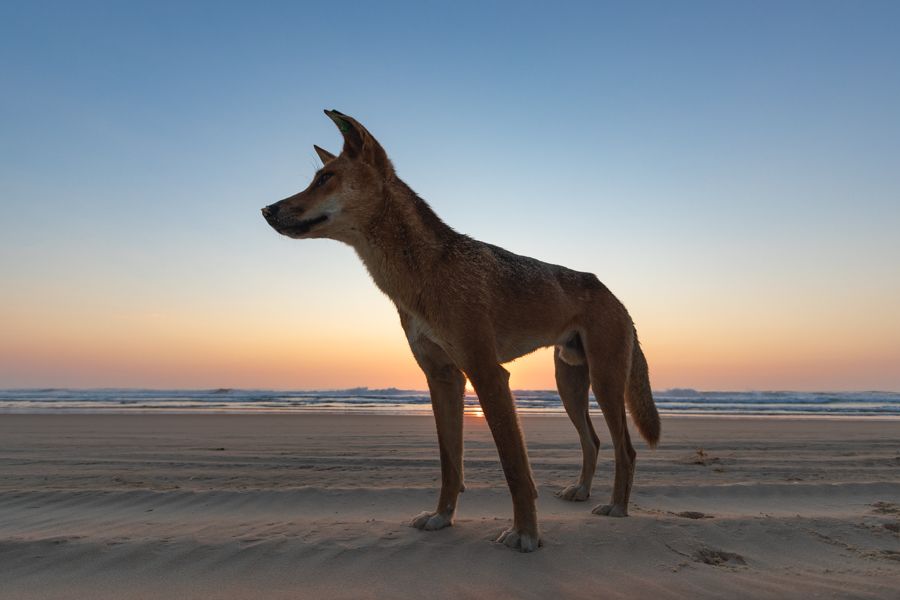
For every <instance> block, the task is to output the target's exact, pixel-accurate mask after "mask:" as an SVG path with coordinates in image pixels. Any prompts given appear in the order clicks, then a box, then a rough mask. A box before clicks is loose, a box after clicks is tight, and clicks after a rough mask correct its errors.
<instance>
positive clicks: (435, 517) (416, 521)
mask: <svg viewBox="0 0 900 600" xmlns="http://www.w3.org/2000/svg"><path fill="white" fill-rule="evenodd" d="M409 524H410V526H411V527H415V528H416V529H424V530H425V531H437V530H438V529H443V528H444V527H450V526H451V525H453V515H447V514H444V513H439V512H429V511H425V512H423V513H419V514H417V515H416V516H415V517H413V519H412V521H410V522H409Z"/></svg>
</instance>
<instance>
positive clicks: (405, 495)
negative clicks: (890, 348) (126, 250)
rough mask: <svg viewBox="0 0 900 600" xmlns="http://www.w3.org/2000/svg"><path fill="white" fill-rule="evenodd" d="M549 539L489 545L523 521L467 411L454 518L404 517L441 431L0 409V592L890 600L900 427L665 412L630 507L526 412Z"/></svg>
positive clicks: (421, 424) (360, 420)
mask: <svg viewBox="0 0 900 600" xmlns="http://www.w3.org/2000/svg"><path fill="white" fill-rule="evenodd" d="M521 421H522V427H523V429H524V431H525V436H526V441H527V444H528V449H529V454H530V458H531V464H532V468H533V470H534V474H535V480H536V482H537V484H538V488H539V498H538V511H539V518H540V523H541V531H542V535H543V543H544V545H543V548H541V549H540V550H539V551H537V552H535V553H533V554H520V553H517V552H514V551H512V550H509V549H508V548H506V547H504V546H502V545H500V544H496V543H493V542H492V540H493V539H494V538H495V537H496V536H497V535H498V534H499V533H500V532H501V531H502V530H504V529H505V528H506V527H508V526H509V523H510V522H511V516H512V506H511V502H510V498H509V494H508V491H507V488H506V483H505V481H504V479H503V474H502V471H501V469H500V465H499V461H498V459H497V452H496V449H495V447H494V444H493V441H492V439H491V437H490V433H489V431H488V429H487V426H486V424H485V422H484V420H483V419H481V418H479V417H477V416H467V417H466V423H465V427H466V455H465V470H466V473H465V475H466V486H467V490H466V492H465V493H464V494H463V495H462V496H461V498H460V505H459V510H458V513H457V519H456V523H455V525H454V526H453V527H451V528H449V529H445V530H442V531H437V532H423V531H418V530H416V529H413V528H411V527H409V526H408V525H407V522H408V520H409V519H410V518H411V517H412V516H414V515H415V514H417V513H419V512H420V511H423V510H431V509H433V508H434V504H435V502H436V499H437V491H438V489H437V486H438V485H439V482H440V470H439V462H438V450H437V439H436V435H435V427H434V422H433V420H432V418H431V417H428V416H414V415H369V414H312V413H293V414H67V415H60V414H4V415H0V598H4V599H6V598H22V599H32V598H34V599H36V598H42V599H45V598H163V597H167V598H226V599H229V598H235V599H236V598H251V597H253V598H324V597H328V598H424V597H428V598H483V597H490V598H598V597H605V598H683V597H691V598H721V597H729V598H809V597H818V598H896V595H897V590H898V589H900V442H898V440H900V421H898V420H890V419H877V418H876V419H868V418H855V419H854V418H831V417H821V418H789V417H689V416H677V417H675V416H664V418H663V436H662V440H661V443H660V446H659V448H657V449H655V450H651V449H649V448H648V447H647V446H646V444H644V443H643V441H641V440H639V439H638V437H637V436H636V435H635V434H634V432H632V436H633V438H634V439H635V447H636V449H637V452H638V457H637V468H636V474H635V480H634V490H633V493H632V506H631V510H630V514H631V516H630V517H628V518H624V519H616V518H608V517H600V516H596V515H593V514H591V512H590V510H591V507H593V506H594V505H595V504H598V503H601V502H605V501H606V500H607V499H608V495H609V491H610V485H611V480H612V470H613V464H612V451H611V448H610V445H609V436H608V434H607V432H606V428H605V425H604V424H603V423H602V418H600V419H597V418H596V417H595V425H596V427H597V430H598V433H599V434H600V437H601V440H602V447H601V452H600V460H599V464H598V468H597V475H596V478H595V481H594V489H593V494H592V497H591V498H590V499H589V500H588V501H587V502H583V503H569V502H565V501H562V500H560V499H558V498H556V497H555V496H554V492H555V491H557V490H558V489H560V488H561V487H564V486H565V485H567V484H568V483H571V482H572V481H573V480H574V479H575V477H576V476H577V473H578V469H579V466H580V459H581V453H580V448H579V445H578V441H577V436H576V434H575V431H574V428H573V427H572V426H571V424H570V423H569V421H568V419H567V418H566V417H564V416H525V417H523V418H522V419H521Z"/></svg>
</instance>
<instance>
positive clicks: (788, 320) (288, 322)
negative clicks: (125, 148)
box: [0, 289, 900, 391]
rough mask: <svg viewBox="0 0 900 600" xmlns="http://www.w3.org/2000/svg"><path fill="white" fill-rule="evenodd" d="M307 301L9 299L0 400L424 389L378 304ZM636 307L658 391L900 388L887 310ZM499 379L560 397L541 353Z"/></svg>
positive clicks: (388, 312) (396, 328)
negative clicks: (12, 396)
mask: <svg viewBox="0 0 900 600" xmlns="http://www.w3.org/2000/svg"><path fill="white" fill-rule="evenodd" d="M313 291H314V292H315V293H316V294H321V297H318V296H316V295H315V294H312V292H309V291H308V292H307V297H306V298H302V299H301V300H300V301H297V300H295V298H296V297H297V296H295V295H294V296H292V295H289V294H288V295H285V296H284V297H283V298H282V297H279V299H277V300H270V299H267V300H266V308H267V310H259V309H258V307H256V306H252V305H251V306H250V308H249V309H248V308H247V307H246V306H244V305H243V303H245V302H246V301H245V300H244V299H243V298H238V299H237V300H235V301H233V302H232V304H228V303H221V302H219V303H218V304H213V303H212V302H210V303H209V304H211V305H216V306H217V307H218V308H217V310H216V311H214V312H211V311H209V310H206V309H205V305H204V303H203V302H200V301H197V302H196V305H195V306H191V305H188V306H180V305H179V306H170V307H165V308H166V310H155V311H154V310H149V309H143V308H142V307H136V308H134V309H132V310H122V309H120V308H118V307H117V306H115V305H112V304H111V303H110V304H104V303H103V302H102V301H98V300H97V299H96V298H92V297H86V298H84V299H79V298H78V297H73V296H72V295H69V296H67V297H64V296H63V295H61V294H58V293H56V294H53V293H47V294H44V295H41V296H40V297H41V298H42V300H41V302H40V303H37V302H35V303H30V302H25V301H22V302H18V303H14V302H11V301H10V300H9V299H8V298H7V299H6V305H5V307H4V310H3V311H2V313H0V327H2V331H3V335H2V337H0V387H7V388H9V387H147V388H204V389H205V388H220V387H223V388H257V389H341V388H351V387H362V386H367V387H370V388H386V387H396V388H403V389H425V388H426V384H425V378H424V376H423V375H422V373H421V372H420V370H419V368H418V366H417V365H416V363H415V361H414V360H413V358H412V356H411V354H410V351H409V348H408V346H407V343H406V339H405V337H404V335H403V332H402V330H401V328H400V325H399V320H398V318H397V315H396V312H395V311H394V309H393V307H392V306H391V304H390V303H389V302H388V301H387V299H386V298H384V297H383V296H381V295H380V294H378V293H377V291H374V290H371V291H370V292H369V293H370V295H369V296H363V295H356V296H348V295H347V296H339V297H337V298H335V297H333V296H329V295H328V293H327V291H319V290H318V289H317V290H313ZM247 304H249V302H248V303H247ZM633 304H636V309H633V310H634V313H633V314H635V319H636V321H637V323H638V328H639V332H640V336H641V340H642V345H643V348H644V351H645V353H646V355H647V358H648V361H649V363H650V374H651V383H652V385H653V387H654V388H655V389H667V388H672V387H691V388H697V389H718V390H726V389H732V390H749V389H768V390H771V389H795V390H819V391H822V390H835V391H838V390H863V389H883V390H898V389H900V372H898V370H897V369H896V365H897V364H900V341H898V340H900V325H898V324H897V323H896V320H894V321H891V320H890V319H888V318H885V314H887V313H888V312H889V311H890V310H893V309H892V308H886V307H882V308H881V309H880V310H871V311H855V312H853V313H849V312H848V313H847V314H839V313H836V312H835V311H834V310H832V311H831V313H829V312H828V310H827V308H828V307H825V308H823V307H821V306H819V307H816V308H815V309H814V310H813V309H811V310H808V311H806V312H799V311H798V312H796V313H784V312H782V313H779V312H778V311H776V310H775V309H774V308H771V307H766V306H761V305H758V306H756V310H757V311H758V312H757V314H755V315H753V318H743V319H742V318H740V317H739V316H734V315H733V314H731V313H730V312H728V311H731V312H734V311H736V310H737V309H735V308H733V307H731V308H728V309H727V310H726V309H721V308H720V309H719V311H718V312H714V311H713V310H711V309H709V307H706V306H700V307H699V308H698V309H691V308H690V307H683V308H681V309H680V310H681V312H680V313H678V314H672V313H669V312H665V311H663V310H661V309H659V308H657V307H654V306H649V305H641V303H633ZM298 305H299V306H298ZM723 306H727V305H725V304H724V303H723ZM665 308H668V307H665ZM654 309H655V310H654ZM822 323H827V326H823V325H822ZM507 369H508V370H509V371H510V373H511V385H512V386H513V388H515V389H552V388H554V387H555V380H554V374H553V359H552V354H551V351H550V350H549V349H544V350H540V351H538V352H535V353H534V354H531V355H529V356H526V357H523V358H521V359H519V360H516V361H514V362H512V363H509V364H508V365H507ZM467 390H469V391H471V385H470V384H468V382H467Z"/></svg>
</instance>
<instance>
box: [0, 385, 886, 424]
mask: <svg viewBox="0 0 900 600" xmlns="http://www.w3.org/2000/svg"><path fill="white" fill-rule="evenodd" d="M515 396H516V404H517V406H518V408H519V411H520V412H522V413H530V414H541V413H551V414H556V413H562V412H563V407H562V403H561V402H560V399H559V395H558V394H557V393H556V392H555V391H552V390H517V391H516V392H515ZM654 398H655V400H656V405H657V407H658V408H659V411H660V413H662V414H699V415H785V416H789V415H799V416H804V415H805V416H811V415H821V416H855V417H861V416H872V417H898V418H900V393H897V392H787V391H774V392H703V391H697V390H690V389H675V390H660V391H656V392H654ZM592 406H593V407H595V408H596V404H595V403H593V402H592ZM430 410H431V401H430V399H429V396H428V393H427V392H425V391H415V390H398V389H394V388H390V389H383V390H373V389H368V388H353V389H347V390H319V391H310V390H304V391H274V390H239V389H217V390H147V389H90V390H83V389H77V390H76V389H18V390H0V412H5V413H12V412H16V413H36V412H54V413H58V412H101V413H119V412H192V413H197V412H299V411H316V412H323V411H324V412H365V413H403V414H416V413H427V412H430ZM466 411H467V412H469V413H472V414H477V413H478V412H479V410H478V399H477V398H476V397H475V396H474V395H467V396H466Z"/></svg>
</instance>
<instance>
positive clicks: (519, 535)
mask: <svg viewBox="0 0 900 600" xmlns="http://www.w3.org/2000/svg"><path fill="white" fill-rule="evenodd" d="M494 541H496V542H497V543H500V544H503V545H504V546H507V547H509V548H512V549H514V550H518V551H519V552H534V551H535V550H537V549H538V548H540V547H541V546H542V543H541V538H540V537H539V536H538V535H535V534H531V533H524V532H521V531H519V530H518V529H516V528H515V527H510V528H509V529H507V530H506V531H504V532H503V533H501V534H500V537H498V538H497V539H496V540H494Z"/></svg>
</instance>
